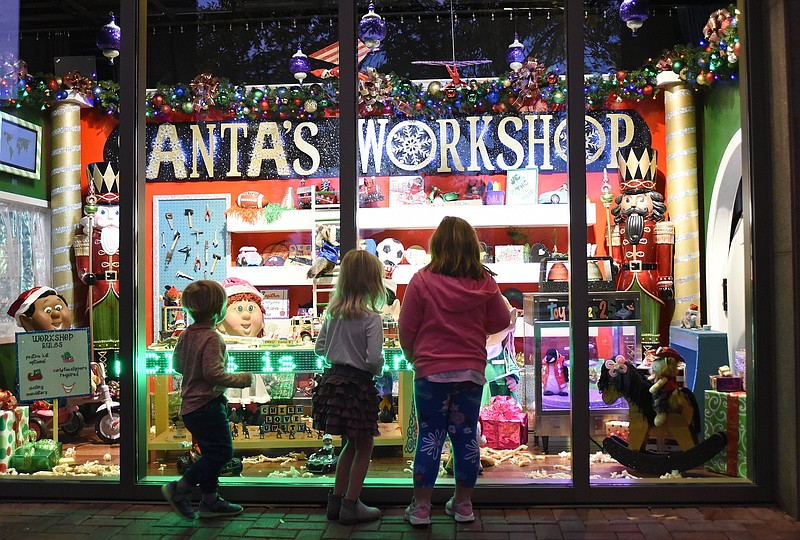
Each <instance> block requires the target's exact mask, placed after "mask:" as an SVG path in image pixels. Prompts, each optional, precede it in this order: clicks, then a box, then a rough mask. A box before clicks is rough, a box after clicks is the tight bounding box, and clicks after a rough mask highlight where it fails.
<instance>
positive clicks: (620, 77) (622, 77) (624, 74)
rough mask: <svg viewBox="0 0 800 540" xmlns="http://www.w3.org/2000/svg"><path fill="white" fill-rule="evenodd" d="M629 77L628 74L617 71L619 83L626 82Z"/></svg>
mask: <svg viewBox="0 0 800 540" xmlns="http://www.w3.org/2000/svg"><path fill="white" fill-rule="evenodd" d="M627 76H628V74H627V73H625V72H624V71H622V70H619V71H617V80H618V81H619V82H622V81H624V80H625V77H627Z"/></svg>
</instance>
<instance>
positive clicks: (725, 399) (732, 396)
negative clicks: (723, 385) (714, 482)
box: [703, 390, 747, 478]
mask: <svg viewBox="0 0 800 540" xmlns="http://www.w3.org/2000/svg"><path fill="white" fill-rule="evenodd" d="M746 398H747V394H746V393H745V392H720V391H718V390H706V391H705V401H706V403H705V421H704V422H703V435H704V436H705V437H706V438H708V437H710V436H711V435H713V434H714V433H716V432H718V431H722V432H723V433H725V434H726V436H727V438H728V443H727V446H726V447H725V450H723V451H722V452H720V453H719V454H717V455H716V456H714V457H713V458H712V459H710V460H709V461H708V462H707V463H706V468H707V469H708V470H710V471H714V472H718V473H722V474H727V475H728V476H740V477H742V478H746V477H747V431H746V429H747V428H746V425H747V399H746Z"/></svg>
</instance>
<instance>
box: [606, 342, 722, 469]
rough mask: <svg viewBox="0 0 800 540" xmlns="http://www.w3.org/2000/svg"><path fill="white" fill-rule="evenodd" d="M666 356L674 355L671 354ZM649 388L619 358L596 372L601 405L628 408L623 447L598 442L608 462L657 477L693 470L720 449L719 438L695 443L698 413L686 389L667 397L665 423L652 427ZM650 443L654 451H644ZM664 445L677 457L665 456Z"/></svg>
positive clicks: (610, 440) (642, 376)
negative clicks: (672, 446)
mask: <svg viewBox="0 0 800 540" xmlns="http://www.w3.org/2000/svg"><path fill="white" fill-rule="evenodd" d="M659 352H661V351H659ZM669 352H670V353H671V354H677V353H675V352H674V351H672V350H671V349H670V350H669ZM662 354H666V353H662ZM678 358H679V359H680V357H678ZM680 360H681V361H682V360H683V359H680ZM651 387H652V385H651V383H650V381H649V380H648V379H647V376H646V375H645V374H644V373H642V371H641V370H639V369H637V367H636V366H635V365H634V364H632V363H629V362H627V361H626V360H625V359H624V358H622V357H620V356H618V357H617V358H615V359H614V360H607V361H606V362H605V363H603V365H602V366H601V372H600V379H599V381H598V382H597V388H598V390H599V391H600V393H601V394H602V397H603V402H604V403H606V404H608V405H610V404H612V403H614V402H615V401H616V400H617V399H619V398H620V397H621V398H623V399H625V401H627V402H628V414H629V422H630V425H629V433H630V434H629V437H628V442H625V441H624V440H623V439H621V438H619V437H616V436H612V437H607V438H606V439H605V440H604V441H603V449H604V450H605V451H606V452H608V453H609V455H611V457H613V458H614V459H616V460H617V461H619V462H620V463H621V464H623V465H625V466H626V467H629V468H631V469H635V470H637V471H641V472H646V473H652V474H659V475H661V474H665V473H668V472H670V471H673V470H678V471H685V470H688V469H692V468H694V467H697V466H699V465H701V464H702V463H705V462H706V461H708V460H709V459H711V458H712V457H714V456H715V455H716V454H717V453H719V452H720V451H721V450H723V449H724V448H725V442H726V438H725V434H724V433H722V432H720V433H715V434H714V435H712V436H711V437H709V438H708V439H706V440H704V441H702V442H698V435H699V432H700V425H701V424H700V422H701V418H700V412H699V408H698V406H697V401H696V400H695V398H694V394H693V393H692V391H691V390H689V389H688V388H677V389H676V390H673V391H672V392H671V394H670V395H669V396H668V399H667V401H666V403H667V406H666V411H665V412H666V419H665V420H664V421H663V423H661V425H660V426H656V425H655V419H656V414H657V413H656V410H655V408H654V405H653V402H654V398H653V394H652V393H651V390H650V389H651ZM651 438H654V439H656V441H657V447H658V448H659V451H657V452H651V451H648V450H646V449H645V445H646V444H647V441H648V440H649V439H651ZM667 439H674V440H675V441H676V442H677V443H678V446H679V447H680V449H681V451H680V452H664V451H663V449H664V447H665V445H664V441H665V440H667Z"/></svg>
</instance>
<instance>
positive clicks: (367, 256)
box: [328, 249, 386, 319]
mask: <svg viewBox="0 0 800 540" xmlns="http://www.w3.org/2000/svg"><path fill="white" fill-rule="evenodd" d="M385 304H386V287H385V286H384V284H383V265H382V264H381V262H380V261H379V260H378V257H376V256H375V255H373V254H372V253H370V252H368V251H364V250H360V249H354V250H351V251H348V252H347V253H345V256H344V257H342V262H341V265H340V268H339V280H338V281H337V282H336V291H335V292H334V294H333V299H332V300H331V303H330V305H329V306H328V315H329V316H330V317H335V318H341V319H360V318H361V317H362V316H363V315H364V311H365V310H372V311H375V312H379V311H380V310H381V308H382V307H383V306H384V305H385Z"/></svg>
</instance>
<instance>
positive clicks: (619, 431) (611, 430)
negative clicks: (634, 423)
mask: <svg viewBox="0 0 800 540" xmlns="http://www.w3.org/2000/svg"><path fill="white" fill-rule="evenodd" d="M612 435H614V436H617V437H619V438H620V439H622V440H623V441H627V440H628V437H630V422H624V421H621V420H608V421H607V422H606V437H611V436H612Z"/></svg>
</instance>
